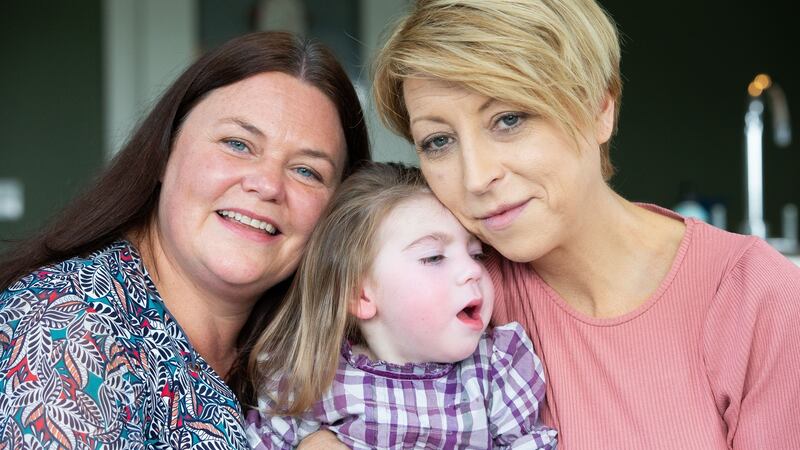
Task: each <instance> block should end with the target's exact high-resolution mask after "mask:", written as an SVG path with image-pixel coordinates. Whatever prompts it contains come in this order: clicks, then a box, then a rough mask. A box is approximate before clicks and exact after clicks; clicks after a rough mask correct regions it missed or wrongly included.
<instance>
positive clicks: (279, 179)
mask: <svg viewBox="0 0 800 450" xmlns="http://www.w3.org/2000/svg"><path fill="white" fill-rule="evenodd" d="M285 182H286V180H285V177H284V171H283V169H282V168H281V166H280V164H277V163H275V162H264V163H262V164H258V165H254V166H253V167H251V168H250V170H249V171H248V172H247V173H246V174H245V175H244V177H243V178H242V189H244V191H245V192H248V193H253V194H255V195H257V196H258V197H259V199H261V200H263V201H272V202H282V201H283V197H284V195H285V189H286V186H285Z"/></svg>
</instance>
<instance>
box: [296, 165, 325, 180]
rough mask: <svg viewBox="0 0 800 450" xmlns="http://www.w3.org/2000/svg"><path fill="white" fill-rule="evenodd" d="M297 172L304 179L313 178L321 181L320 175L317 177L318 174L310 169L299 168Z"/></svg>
mask: <svg viewBox="0 0 800 450" xmlns="http://www.w3.org/2000/svg"><path fill="white" fill-rule="evenodd" d="M295 170H296V171H297V173H298V174H300V176H301V177H303V178H313V179H315V180H321V177H320V176H319V175H317V173H316V172H314V171H313V170H311V169H309V168H308V167H298V168H297V169H295Z"/></svg>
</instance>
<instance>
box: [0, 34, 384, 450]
mask: <svg viewBox="0 0 800 450" xmlns="http://www.w3.org/2000/svg"><path fill="white" fill-rule="evenodd" d="M365 159H369V148H368V140H367V134H366V129H365V127H364V122H363V120H362V112H361V108H360V106H359V102H358V98H357V96H356V94H355V91H354V89H353V87H352V85H351V84H350V82H349V80H348V79H347V76H346V74H345V73H344V71H343V70H342V68H341V67H340V66H339V64H338V63H337V62H336V61H335V59H334V58H333V57H332V55H331V54H330V53H329V52H328V51H327V50H326V49H324V48H323V47H321V46H320V45H318V44H314V43H309V42H303V41H301V40H298V39H297V38H295V37H293V36H291V35H289V34H285V33H274V32H273V33H256V34H251V35H247V36H244V37H241V38H238V39H235V40H233V41H230V42H229V43H227V44H225V45H223V46H222V47H220V48H219V49H217V50H215V51H213V52H211V53H209V54H207V55H206V56H204V57H203V58H201V59H200V60H198V61H197V62H196V63H194V64H193V65H192V66H191V67H190V68H189V69H188V70H187V71H186V72H185V73H184V74H183V75H182V76H181V77H179V79H178V80H177V81H176V82H175V83H174V84H173V86H172V87H170V88H169V89H168V90H167V92H166V93H165V94H164V96H163V97H162V99H161V100H160V101H159V102H158V104H157V105H156V106H155V108H154V109H153V111H152V112H151V113H150V115H149V116H148V117H147V118H146V120H145V121H144V122H143V123H142V125H141V126H140V128H139V129H138V131H137V132H136V133H135V134H134V135H133V137H132V138H131V140H130V142H129V143H128V144H127V146H126V147H125V148H124V149H123V150H122V151H121V152H120V154H119V155H118V156H117V158H116V159H115V160H114V161H113V163H112V164H111V166H110V167H109V168H108V169H107V171H106V172H105V173H104V174H103V175H102V176H101V177H100V178H99V180H98V181H97V182H96V183H95V184H94V185H93V186H92V187H91V188H90V189H89V190H88V191H87V193H86V194H85V195H83V196H82V197H81V198H79V199H78V200H76V201H75V202H74V203H72V204H71V205H70V206H68V207H67V209H66V210H65V211H64V212H63V213H62V214H61V215H60V216H59V217H58V218H57V219H56V220H55V221H53V222H52V223H51V224H50V225H49V226H48V227H47V228H46V229H45V230H44V231H42V232H41V233H40V234H39V235H37V236H35V237H34V238H31V239H30V240H28V241H26V242H23V243H21V244H20V245H18V246H17V248H16V249H14V250H12V251H11V252H10V253H9V254H7V255H6V256H5V258H4V259H3V260H2V262H1V263H0V350H1V351H0V447H3V446H4V445H8V444H10V447H11V448H23V447H24V448H37V447H42V448H44V447H46V448H69V449H73V448H92V449H94V448H101V447H102V448H122V447H125V448H128V447H130V448H140V447H157V448H163V447H173V448H188V447H190V446H193V445H200V446H202V448H219V449H222V448H226V449H227V448H247V441H246V437H245V434H244V431H243V428H242V415H241V407H240V405H239V403H238V401H237V396H238V398H239V400H241V401H242V402H244V403H249V400H250V398H249V397H250V396H251V393H252V388H251V387H250V386H249V384H248V383H247V381H246V380H243V379H242V377H241V376H239V375H238V374H237V371H236V370H235V368H236V367H239V365H238V364H235V362H236V361H238V360H241V359H243V358H246V356H247V355H246V354H245V353H246V348H247V345H246V342H247V340H248V337H249V336H250V334H251V333H254V332H257V331H258V330H260V328H262V327H263V325H264V324H265V323H267V322H268V320H269V311H270V309H271V306H272V305H273V304H274V303H275V301H276V299H277V298H279V296H280V294H281V292H282V290H281V287H282V286H283V285H285V280H286V279H287V278H289V277H290V275H291V274H292V273H293V271H294V270H295V268H296V265H297V262H298V260H299V257H300V255H301V253H302V251H303V249H304V247H305V244H306V241H307V239H308V237H309V235H310V233H311V230H312V229H313V227H314V225H315V224H316V222H317V219H318V218H319V216H320V214H321V213H322V211H323V210H324V208H325V206H326V205H327V203H328V200H329V199H330V197H331V194H332V193H333V191H334V190H335V189H336V187H337V186H338V184H339V182H340V181H341V180H342V179H343V178H344V177H346V176H347V175H348V174H349V173H350V171H351V169H352V168H353V167H354V166H355V165H356V164H358V163H359V162H360V161H362V160H365ZM226 383H227V384H226ZM232 388H233V389H232ZM234 391H235V392H234Z"/></svg>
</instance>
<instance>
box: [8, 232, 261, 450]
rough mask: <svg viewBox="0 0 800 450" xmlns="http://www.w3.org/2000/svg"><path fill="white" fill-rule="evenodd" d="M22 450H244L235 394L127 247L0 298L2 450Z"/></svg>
mask: <svg viewBox="0 0 800 450" xmlns="http://www.w3.org/2000/svg"><path fill="white" fill-rule="evenodd" d="M21 448H25V449H28V448H31V449H36V448H41V449H99V448H103V449H115V448H120V449H121V448H125V449H135V448H159V449H161V448H181V449H184V448H198V449H230V448H237V449H238V448H240V449H245V448H248V446H247V440H246V438H245V434H244V429H243V426H242V414H241V410H240V407H239V405H238V402H237V401H236V398H235V396H234V394H233V392H232V391H231V390H230V388H228V387H227V386H226V385H225V383H224V382H223V381H222V380H221V379H220V378H219V377H218V376H217V374H216V373H215V372H214V371H213V370H212V369H211V367H210V366H209V365H208V364H207V363H206V362H205V361H204V360H203V359H202V358H201V357H200V356H199V355H198V354H197V353H196V352H195V351H194V349H193V348H192V347H191V344H190V343H189V341H188V338H187V337H186V335H185V333H184V332H183V330H182V329H181V327H180V326H179V325H178V323H177V322H176V321H175V319H174V318H173V317H172V316H171V315H170V313H169V311H167V310H166V307H165V306H164V303H163V300H162V299H161V297H160V296H159V294H158V292H157V291H156V289H155V285H154V284H153V282H152V280H151V278H150V277H149V275H148V274H147V272H146V270H145V268H144V266H143V265H142V262H141V258H140V257H139V255H138V253H137V252H136V250H135V249H134V248H133V246H132V245H131V244H130V243H128V242H125V241H120V242H116V243H114V244H112V245H111V246H109V247H107V248H105V249H103V250H100V251H98V252H95V253H94V254H92V255H90V256H88V257H86V258H73V259H70V260H67V261H63V262H61V263H58V264H54V265H52V266H48V267H43V268H41V269H39V270H37V271H35V272H33V273H31V274H29V275H27V276H25V277H24V278H22V279H21V280H19V281H17V282H15V283H14V284H13V285H11V286H10V287H9V288H8V289H6V290H5V291H3V292H2V293H0V450H4V449H21Z"/></svg>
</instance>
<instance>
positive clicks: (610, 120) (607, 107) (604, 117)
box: [594, 93, 616, 144]
mask: <svg viewBox="0 0 800 450" xmlns="http://www.w3.org/2000/svg"><path fill="white" fill-rule="evenodd" d="M615 113H616V102H615V101H614V99H613V98H611V95H609V94H608V93H606V95H605V96H604V97H603V103H601V104H600V111H598V113H597V118H596V119H595V124H594V130H595V131H594V133H595V139H597V143H598V144H604V143H606V142H608V140H609V139H611V135H612V134H613V133H614V120H615V119H616V117H615V115H616V114H615Z"/></svg>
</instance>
